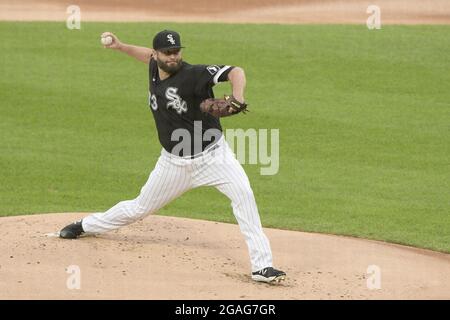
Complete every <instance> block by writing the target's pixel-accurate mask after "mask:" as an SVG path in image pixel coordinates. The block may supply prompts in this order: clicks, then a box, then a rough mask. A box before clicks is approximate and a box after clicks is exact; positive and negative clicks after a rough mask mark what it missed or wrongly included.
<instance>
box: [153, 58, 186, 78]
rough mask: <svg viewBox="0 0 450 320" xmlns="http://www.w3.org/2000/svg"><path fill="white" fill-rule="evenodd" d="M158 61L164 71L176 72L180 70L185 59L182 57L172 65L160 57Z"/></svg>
mask: <svg viewBox="0 0 450 320" xmlns="http://www.w3.org/2000/svg"><path fill="white" fill-rule="evenodd" d="M156 62H157V63H158V67H159V68H161V69H162V70H163V71H164V72H166V73H168V74H174V73H176V72H177V71H178V70H180V68H181V63H182V62H183V59H180V60H179V61H178V62H177V63H176V64H174V65H170V66H169V65H167V64H166V63H164V62H163V61H161V60H159V59H156Z"/></svg>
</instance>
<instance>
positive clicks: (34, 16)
mask: <svg viewBox="0 0 450 320" xmlns="http://www.w3.org/2000/svg"><path fill="white" fill-rule="evenodd" d="M76 3H77V5H78V6H79V7H80V8H81V19H82V21H178V22H227V23H292V24H298V23H356V24H365V23H366V20H367V18H368V16H369V14H368V13H367V12H366V10H367V8H368V6H369V5H373V4H374V3H373V1H372V0H346V1H343V0H277V1H274V0H245V1H241V0H228V1H226V4H224V2H223V1H219V0H210V1H208V0H192V1H184V0H173V1H170V2H167V1H163V0H120V1H119V0H113V1H111V0H78V1H77V2H76ZM72 4H73V2H72V1H70V0H21V1H16V0H3V1H1V2H0V20H21V21H26V20H55V21H64V20H66V19H67V17H68V16H69V14H68V13H67V12H66V10H67V8H68V6H69V5H72ZM376 5H378V6H379V7H380V9H381V22H382V24H449V23H450V1H447V0H378V1H376Z"/></svg>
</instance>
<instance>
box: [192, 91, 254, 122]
mask: <svg viewBox="0 0 450 320" xmlns="http://www.w3.org/2000/svg"><path fill="white" fill-rule="evenodd" d="M200 110H201V111H203V112H206V113H209V114H211V115H213V116H214V117H216V118H219V117H228V116H231V115H233V114H236V113H239V112H244V113H246V112H247V111H248V110H247V104H246V103H241V102H239V101H237V100H236V99H235V98H234V97H233V96H232V95H229V96H227V95H225V96H224V98H223V99H215V98H209V99H206V100H204V101H203V102H202V103H200Z"/></svg>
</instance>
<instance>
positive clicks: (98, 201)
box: [0, 22, 450, 252]
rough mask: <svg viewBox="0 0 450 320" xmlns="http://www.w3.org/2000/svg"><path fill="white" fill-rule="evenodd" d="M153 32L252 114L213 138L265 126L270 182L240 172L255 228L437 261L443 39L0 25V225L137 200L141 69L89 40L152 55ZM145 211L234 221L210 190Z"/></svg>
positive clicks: (444, 153)
mask: <svg viewBox="0 0 450 320" xmlns="http://www.w3.org/2000/svg"><path fill="white" fill-rule="evenodd" d="M163 28H173V29H176V30H178V31H179V32H180V33H181V34H182V40H183V42H184V45H185V46H186V47H187V48H186V49H185V51H184V59H185V60H186V61H188V62H190V63H193V64H195V63H202V64H232V65H239V66H242V67H243V68H244V69H245V70H246V74H247V81H248V86H247V94H246V98H247V101H248V102H249V104H250V108H251V110H252V111H251V113H249V114H248V115H246V116H243V115H239V116H236V117H230V118H226V119H225V120H223V122H222V124H223V126H224V128H243V129H247V128H268V129H270V128H279V129H280V171H279V173H278V174H277V175H275V176H261V175H260V174H259V169H260V167H259V166H256V165H245V166H244V167H245V169H246V171H247V173H248V175H249V177H250V181H251V183H252V186H253V189H254V192H255V195H256V198H257V202H258V205H259V209H260V213H261V218H262V222H263V224H264V225H265V226H267V227H277V228H283V229H293V230H303V231H314V232H325V233H335V234H345V235H352V236H358V237H364V238H370V239H379V240H386V241H390V242H395V243H402V244H409V245H414V246H419V247H424V248H431V249H434V250H440V251H444V252H450V210H449V190H450V184H449V180H450V179H449V178H450V174H449V173H450V167H449V154H450V139H449V138H450V126H449V124H450V90H449V84H450V72H449V70H450V54H449V52H450V37H449V36H448V35H449V34H450V26H386V27H383V29H382V30H376V31H369V30H368V29H367V28H366V27H365V26H363V25H361V26H319V25H318V26H287V25H286V26H284V25H222V24H161V23H155V24H150V23H129V24H125V23H83V24H82V29H81V30H68V29H66V28H65V24H64V23H5V22H1V23H0V39H1V42H0V92H1V100H0V137H1V138H0V151H1V153H0V213H1V214H2V215H16V214H31V213H41V212H67V211H89V212H92V211H104V210H106V209H108V208H109V207H111V206H112V205H114V204H115V203H117V202H119V201H121V200H125V199H131V198H134V197H135V196H136V195H137V194H138V193H139V190H140V188H141V186H142V185H143V184H144V182H145V181H146V179H147V177H148V174H149V173H150V171H151V169H152V168H153V166H154V164H155V163H156V160H157V157H158V155H159V152H160V145H159V143H158V139H157V136H156V130H155V125H154V121H153V119H152V115H151V112H150V110H149V108H148V106H147V97H148V93H147V86H148V83H147V68H146V65H144V64H142V63H140V62H137V61H135V60H133V59H131V58H128V57H127V56H125V55H123V54H120V53H118V52H114V51H111V50H106V49H103V48H102V47H101V45H100V43H99V35H100V33H101V32H103V31H112V32H115V33H116V34H117V35H118V36H119V38H120V39H121V40H122V41H124V42H128V43H133V44H138V45H144V46H151V39H152V37H153V35H154V34H155V33H156V32H157V31H159V30H161V29H163ZM228 91H229V85H228V84H221V85H220V86H217V87H216V93H217V94H218V95H220V94H222V93H224V92H228ZM160 214H163V215H171V216H183V217H192V218H198V219H207V220H217V221H225V222H234V221H235V220H234V217H233V215H232V211H231V207H230V203H229V201H228V200H227V199H226V198H225V197H224V196H222V195H221V194H220V193H219V192H218V191H216V190H214V189H197V190H193V191H191V192H189V193H187V194H186V195H184V196H183V197H181V198H179V199H177V200H176V201H175V202H173V203H171V204H170V205H169V206H167V207H166V208H164V209H163V210H162V211H161V212H160Z"/></svg>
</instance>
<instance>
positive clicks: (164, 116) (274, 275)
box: [60, 30, 286, 282]
mask: <svg viewBox="0 0 450 320" xmlns="http://www.w3.org/2000/svg"><path fill="white" fill-rule="evenodd" d="M102 37H110V39H109V41H107V42H103V43H104V46H105V47H106V48H110V49H115V50H118V51H121V52H124V53H126V54H128V55H130V56H131V57H134V58H136V59H138V60H139V61H142V62H143V63H145V64H148V67H149V69H148V72H149V101H148V102H149V108H150V110H151V112H152V114H153V118H154V120H155V124H156V128H157V131H158V138H159V141H160V143H161V145H162V150H161V155H160V156H159V159H158V161H157V163H156V166H155V168H154V169H153V171H152V172H151V173H150V176H149V178H148V181H147V182H146V183H145V185H144V186H143V187H142V189H141V192H140V194H139V195H138V196H137V197H136V198H135V199H133V200H128V201H122V202H119V203H118V204H116V205H115V206H114V207H112V208H111V209H109V210H107V211H106V212H102V213H95V214H92V215H89V216H87V217H85V218H84V219H82V220H80V221H77V222H74V223H72V224H70V225H68V226H66V227H65V228H63V229H62V230H61V231H60V237H61V238H64V239H76V238H77V237H79V236H80V235H82V234H83V233H85V234H87V235H88V234H95V233H103V232H107V231H110V230H114V229H117V228H119V227H122V226H125V225H128V224H130V223H133V222H135V221H137V220H139V219H143V218H144V217H146V216H147V215H149V214H152V213H155V212H157V211H158V210H159V209H161V208H162V207H164V206H165V205H166V204H168V203H169V202H170V201H172V200H174V199H175V198H177V197H179V196H181V195H182V194H183V193H185V192H186V191H188V190H190V189H193V188H196V187H200V186H212V187H215V188H217V189H218V190H219V191H220V192H222V193H223V194H225V195H226V196H227V197H228V198H229V199H230V200H231V204H232V208H233V213H234V216H235V217H236V219H237V222H238V223H239V227H240V230H241V232H242V234H243V235H244V238H245V241H246V243H247V246H248V250H249V255H250V261H251V266H252V274H251V276H252V279H253V280H255V281H263V282H273V281H280V280H284V278H285V276H286V274H285V273H284V272H283V271H279V270H276V269H275V268H273V266H272V252H271V249H270V244H269V241H268V239H267V237H266V236H265V234H264V232H263V229H262V226H261V222H260V218H259V213H258V208H257V206H256V202H255V197H254V195H253V191H252V189H251V187H250V183H249V180H248V177H247V175H246V173H245V172H244V169H243V168H242V166H241V165H240V163H239V162H238V161H237V160H236V158H235V156H234V154H233V152H232V150H231V149H230V147H229V146H228V144H227V142H226V141H225V139H224V137H223V134H222V127H221V125H220V117H225V116H231V115H235V114H238V113H240V112H246V111H247V104H246V103H245V102H244V89H245V84H246V79H245V74H244V71H243V69H242V68H239V67H233V66H228V65H191V64H189V63H187V62H185V61H183V60H182V51H181V49H182V48H183V47H182V46H181V40H180V35H179V34H178V33H177V32H175V31H169V30H163V31H161V32H159V33H158V34H156V36H155V37H154V39H153V48H152V49H150V48H145V47H139V46H134V45H129V44H125V43H122V42H121V41H120V40H119V39H118V38H117V37H116V36H115V35H114V34H112V33H110V32H105V33H103V34H102ZM105 43H106V44H105ZM223 81H230V83H231V88H232V94H231V95H229V96H225V97H224V98H223V99H216V98H214V93H213V89H212V88H213V86H214V85H215V84H217V83H218V82H223Z"/></svg>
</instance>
